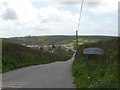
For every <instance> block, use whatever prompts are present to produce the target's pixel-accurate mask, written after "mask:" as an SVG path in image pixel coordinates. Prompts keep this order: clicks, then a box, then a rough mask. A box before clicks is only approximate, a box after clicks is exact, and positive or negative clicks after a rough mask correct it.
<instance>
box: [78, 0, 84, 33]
mask: <svg viewBox="0 0 120 90" xmlns="http://www.w3.org/2000/svg"><path fill="white" fill-rule="evenodd" d="M82 10H83V0H82V3H81V9H80V16H79V22H78V27H77V31H78V29H79V27H80V20H81V15H82Z"/></svg>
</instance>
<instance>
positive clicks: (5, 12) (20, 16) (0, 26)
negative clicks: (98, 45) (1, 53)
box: [0, 0, 119, 38]
mask: <svg viewBox="0 0 120 90" xmlns="http://www.w3.org/2000/svg"><path fill="white" fill-rule="evenodd" d="M118 1H119V0H84V5H83V11H82V16H81V21H80V27H79V29H78V32H79V35H107V36H118ZM80 8H81V0H0V37H4V38H8V37H21V36H28V35H32V36H41V35H42V36H43V35H75V31H76V29H77V26H78V22H79V14H80Z"/></svg>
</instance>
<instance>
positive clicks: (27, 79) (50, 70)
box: [2, 55, 75, 88]
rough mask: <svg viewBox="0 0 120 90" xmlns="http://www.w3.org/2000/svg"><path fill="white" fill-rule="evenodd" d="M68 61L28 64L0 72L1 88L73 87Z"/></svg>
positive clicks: (69, 62) (70, 61)
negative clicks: (27, 65) (0, 73)
mask: <svg viewBox="0 0 120 90" xmlns="http://www.w3.org/2000/svg"><path fill="white" fill-rule="evenodd" d="M73 60H74V55H73V57H72V58H71V59H70V60H68V61H61V62H54V63H50V64H44V65H36V66H29V67H25V68H21V69H17V70H13V71H10V72H7V73H4V74H2V87H3V88H75V86H74V84H73V81H74V78H73V77H72V72H71V66H72V62H73Z"/></svg>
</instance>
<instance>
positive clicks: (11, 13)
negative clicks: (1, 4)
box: [2, 8, 17, 20]
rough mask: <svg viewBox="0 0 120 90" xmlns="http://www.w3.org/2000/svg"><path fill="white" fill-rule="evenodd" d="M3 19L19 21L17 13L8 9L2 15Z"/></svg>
mask: <svg viewBox="0 0 120 90" xmlns="http://www.w3.org/2000/svg"><path fill="white" fill-rule="evenodd" d="M2 19H4V20H15V19H17V15H16V12H15V11H14V10H13V9H10V8H7V9H6V11H5V12H4V13H3V14H2Z"/></svg>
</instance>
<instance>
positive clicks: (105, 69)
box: [72, 38, 120, 88]
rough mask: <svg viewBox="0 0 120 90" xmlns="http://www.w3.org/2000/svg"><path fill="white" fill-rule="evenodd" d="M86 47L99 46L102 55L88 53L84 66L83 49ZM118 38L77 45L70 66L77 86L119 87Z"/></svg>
mask: <svg viewBox="0 0 120 90" xmlns="http://www.w3.org/2000/svg"><path fill="white" fill-rule="evenodd" d="M86 47H99V48H102V49H103V50H104V55H103V56H101V58H100V56H98V55H89V56H88V66H86V61H85V55H84V54H83V50H84V48H86ZM118 71H120V68H119V67H118V38H113V39H111V40H105V41H99V42H94V43H86V44H83V45H81V46H79V48H78V50H77V53H76V56H75V60H74V62H73V66H72V72H73V75H74V77H75V84H76V86H77V87H78V88H119V87H120V83H119V81H118Z"/></svg>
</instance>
